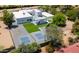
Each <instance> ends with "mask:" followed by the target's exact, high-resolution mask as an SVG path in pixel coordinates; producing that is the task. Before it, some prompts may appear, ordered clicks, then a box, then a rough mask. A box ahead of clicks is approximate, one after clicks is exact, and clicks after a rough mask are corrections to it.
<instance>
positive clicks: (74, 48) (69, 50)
mask: <svg viewBox="0 0 79 59" xmlns="http://www.w3.org/2000/svg"><path fill="white" fill-rule="evenodd" d="M60 52H64V53H79V43H76V44H74V45H71V46H69V47H67V48H61V49H60Z"/></svg>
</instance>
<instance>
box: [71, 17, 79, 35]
mask: <svg viewBox="0 0 79 59" xmlns="http://www.w3.org/2000/svg"><path fill="white" fill-rule="evenodd" d="M72 32H73V33H74V34H75V35H78V36H79V19H77V20H76V21H75V23H74V24H73V29H72Z"/></svg>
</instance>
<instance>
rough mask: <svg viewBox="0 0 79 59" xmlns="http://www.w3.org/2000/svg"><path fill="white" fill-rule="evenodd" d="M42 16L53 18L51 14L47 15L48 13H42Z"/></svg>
mask: <svg viewBox="0 0 79 59" xmlns="http://www.w3.org/2000/svg"><path fill="white" fill-rule="evenodd" d="M42 15H44V16H46V17H51V16H53V15H52V14H49V13H47V12H42Z"/></svg>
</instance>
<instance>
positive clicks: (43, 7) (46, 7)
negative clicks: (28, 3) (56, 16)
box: [39, 5, 49, 12]
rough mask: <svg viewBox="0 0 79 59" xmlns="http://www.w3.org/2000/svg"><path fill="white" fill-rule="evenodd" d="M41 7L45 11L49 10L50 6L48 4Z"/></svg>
mask: <svg viewBox="0 0 79 59" xmlns="http://www.w3.org/2000/svg"><path fill="white" fill-rule="evenodd" d="M39 8H40V9H42V10H43V11H46V12H48V11H49V6H48V5H43V6H40V7H39Z"/></svg>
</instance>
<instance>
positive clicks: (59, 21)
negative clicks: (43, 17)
mask: <svg viewBox="0 0 79 59" xmlns="http://www.w3.org/2000/svg"><path fill="white" fill-rule="evenodd" d="M52 20H53V22H52V23H53V24H55V25H57V26H65V25H66V24H65V23H66V17H65V15H64V14H63V13H57V14H55V15H54V16H53V19H52Z"/></svg>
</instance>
